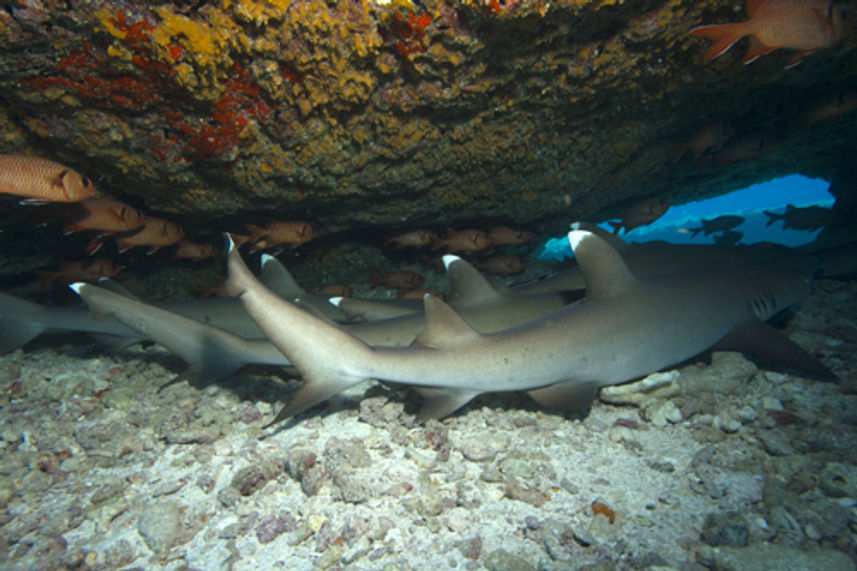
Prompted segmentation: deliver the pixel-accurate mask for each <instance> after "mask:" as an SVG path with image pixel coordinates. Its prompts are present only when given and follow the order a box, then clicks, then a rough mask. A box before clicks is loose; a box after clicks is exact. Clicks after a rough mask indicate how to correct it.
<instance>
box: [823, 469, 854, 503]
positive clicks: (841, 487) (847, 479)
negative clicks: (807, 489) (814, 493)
mask: <svg viewBox="0 0 857 571" xmlns="http://www.w3.org/2000/svg"><path fill="white" fill-rule="evenodd" d="M818 487H819V488H820V489H821V491H823V492H824V493H825V494H827V495H828V496H831V497H834V498H843V497H850V498H857V467H855V466H852V465H851V464H843V463H841V462H829V463H828V464H826V465H825V466H824V469H823V470H822V471H821V474H820V475H819V480H818Z"/></svg>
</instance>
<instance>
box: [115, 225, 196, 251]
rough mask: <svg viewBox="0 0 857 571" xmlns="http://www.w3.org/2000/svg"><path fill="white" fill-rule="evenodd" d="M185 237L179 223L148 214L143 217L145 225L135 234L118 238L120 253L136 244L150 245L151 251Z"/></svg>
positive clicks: (117, 243)
mask: <svg viewBox="0 0 857 571" xmlns="http://www.w3.org/2000/svg"><path fill="white" fill-rule="evenodd" d="M182 238H184V230H182V227H181V226H179V225H178V224H174V223H172V222H168V221H167V220H163V219H161V218H153V217H151V216H146V217H144V218H143V227H142V228H140V229H139V230H137V232H135V233H134V234H131V235H129V236H124V237H122V238H117V239H116V245H117V246H118V247H119V253H120V254H121V253H122V252H124V251H126V250H130V249H131V248H134V247H136V246H149V253H151V252H154V251H155V250H157V249H158V248H163V247H164V246H170V245H172V244H175V243H176V242H178V241H179V240H181V239H182Z"/></svg>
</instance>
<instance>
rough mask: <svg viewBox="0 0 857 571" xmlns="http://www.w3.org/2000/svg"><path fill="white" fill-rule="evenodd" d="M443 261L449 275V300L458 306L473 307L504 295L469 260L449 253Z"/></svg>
mask: <svg viewBox="0 0 857 571" xmlns="http://www.w3.org/2000/svg"><path fill="white" fill-rule="evenodd" d="M443 263H444V265H445V266H446V273H447V274H448V275H449V302H450V303H451V304H453V305H455V306H456V307H473V306H476V305H482V304H484V303H488V302H493V301H496V300H499V299H500V298H501V297H503V296H502V294H500V293H499V292H498V291H497V289H496V288H495V287H494V286H493V285H491V283H490V282H489V281H488V280H487V279H486V278H485V276H483V275H482V274H481V273H479V270H477V269H476V268H474V267H473V266H472V265H471V264H470V263H469V262H467V261H465V260H462V259H461V258H459V257H458V256H453V255H452V254H447V255H446V256H444V257H443Z"/></svg>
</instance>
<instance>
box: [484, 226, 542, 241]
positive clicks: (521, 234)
mask: <svg viewBox="0 0 857 571" xmlns="http://www.w3.org/2000/svg"><path fill="white" fill-rule="evenodd" d="M488 238H490V239H491V242H492V243H493V244H494V245H495V246H520V245H521V244H526V243H527V242H532V241H533V240H535V239H536V233H535V232H533V231H531V230H517V229H515V228H510V227H508V226H494V227H493V228H491V230H489V231H488Z"/></svg>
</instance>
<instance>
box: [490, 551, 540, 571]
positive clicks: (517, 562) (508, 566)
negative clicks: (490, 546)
mask: <svg viewBox="0 0 857 571" xmlns="http://www.w3.org/2000/svg"><path fill="white" fill-rule="evenodd" d="M482 564H483V565H484V566H485V568H486V569H488V571H536V568H535V567H534V566H533V565H531V564H530V563H529V562H528V561H527V560H525V559H523V558H521V557H518V556H517V555H512V554H511V553H509V552H508V551H506V550H504V549H498V550H496V551H492V552H491V553H489V554H488V555H487V556H486V557H485V559H483V561H482Z"/></svg>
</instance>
